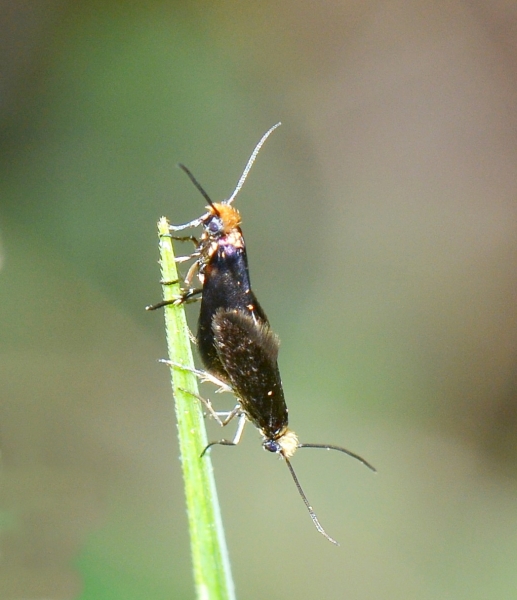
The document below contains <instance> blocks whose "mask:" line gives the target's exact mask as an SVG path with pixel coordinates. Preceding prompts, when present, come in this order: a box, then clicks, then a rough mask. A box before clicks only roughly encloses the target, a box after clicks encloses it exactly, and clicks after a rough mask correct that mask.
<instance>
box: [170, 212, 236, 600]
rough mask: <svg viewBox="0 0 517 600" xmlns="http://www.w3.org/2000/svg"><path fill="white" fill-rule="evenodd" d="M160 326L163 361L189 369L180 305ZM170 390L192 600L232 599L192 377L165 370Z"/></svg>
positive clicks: (173, 293)
mask: <svg viewBox="0 0 517 600" xmlns="http://www.w3.org/2000/svg"><path fill="white" fill-rule="evenodd" d="M158 233H159V238H160V266H161V273H162V281H164V282H172V281H177V280H178V272H177V268H176V262H175V260H174V252H173V247H172V240H171V238H170V234H169V223H168V221H167V219H166V218H165V217H162V218H161V219H160V221H159V223H158ZM179 295H180V284H179V283H177V284H172V285H170V284H165V285H163V298H164V300H171V299H174V298H177V297H178V296H179ZM164 310H165V329H166V336H167V347H168V352H169V359H170V360H171V361H172V362H175V363H180V364H182V365H185V366H187V367H193V366H194V363H193V359H192V348H191V344H190V338H189V330H188V327H187V321H186V318H185V310H184V307H183V305H169V306H166V307H165V309H164ZM171 380H172V388H173V392H174V398H175V403H174V405H175V412H176V420H177V426H178V438H179V448H180V456H181V465H182V469H183V481H184V484H185V496H186V504H187V515H188V524H189V529H190V545H191V551H192V563H193V569H194V583H195V587H196V594H197V595H196V598H197V599H198V600H234V598H235V592H234V585H233V580H232V576H231V569H230V562H229V557H228V550H227V547H226V540H225V536H224V529H223V524H222V520H221V512H220V508H219V500H218V498H217V491H216V487H215V480H214V474H213V469H212V463H211V460H210V456H209V453H207V454H205V455H204V456H203V457H202V458H201V453H202V452H203V450H204V448H205V447H206V445H207V437H206V430H205V424H204V419H203V413H202V410H201V406H200V402H199V400H197V398H196V396H197V395H198V394H199V392H198V385H197V379H196V376H195V375H194V374H193V373H191V372H189V371H185V370H181V369H178V368H174V367H172V368H171Z"/></svg>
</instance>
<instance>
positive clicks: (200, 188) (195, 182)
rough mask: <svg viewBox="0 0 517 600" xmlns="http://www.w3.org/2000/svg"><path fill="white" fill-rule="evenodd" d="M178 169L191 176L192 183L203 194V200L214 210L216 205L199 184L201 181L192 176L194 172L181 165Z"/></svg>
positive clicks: (179, 164)
mask: <svg viewBox="0 0 517 600" xmlns="http://www.w3.org/2000/svg"><path fill="white" fill-rule="evenodd" d="M178 167H179V168H180V169H182V170H183V171H185V173H186V174H187V175H188V176H189V179H190V181H192V183H193V184H194V185H195V186H196V188H197V189H198V191H199V192H201V195H202V196H203V198H204V199H205V200H206V201H207V202H208V204H210V206H211V207H212V208H213V206H214V203H213V202H212V199H211V198H210V196H209V195H208V194H207V193H206V192H205V190H204V189H203V187H202V186H201V184H200V183H199V181H198V180H197V179H196V178H195V177H194V175H193V174H192V171H191V170H190V169H188V168H187V167H186V166H185V165H182V164H181V163H178Z"/></svg>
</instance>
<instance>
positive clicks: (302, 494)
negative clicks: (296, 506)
mask: <svg viewBox="0 0 517 600" xmlns="http://www.w3.org/2000/svg"><path fill="white" fill-rule="evenodd" d="M284 460H285V463H286V465H287V467H288V469H289V471H290V472H291V476H292V478H293V481H294V484H295V485H296V488H297V490H298V493H299V494H300V496H301V497H302V500H303V503H304V504H305V506H306V507H307V510H308V511H309V515H310V516H311V519H312V522H313V523H314V525H315V527H316V529H317V530H318V531H319V532H320V533H321V535H323V536H325V537H326V538H327V540H328V541H329V542H332V543H333V544H335V545H336V546H339V543H338V542H337V541H336V540H335V539H334V538H331V537H330V535H329V534H328V533H327V532H326V531H325V530H324V529H323V527H322V526H321V523H320V522H319V521H318V517H317V516H316V513H315V512H314V510H313V508H312V506H311V505H310V504H309V501H308V500H307V496H306V495H305V493H304V491H303V490H302V486H301V485H300V482H299V481H298V477H296V473H295V472H294V469H293V466H292V465H291V462H290V461H289V459H288V458H286V457H285V456H284Z"/></svg>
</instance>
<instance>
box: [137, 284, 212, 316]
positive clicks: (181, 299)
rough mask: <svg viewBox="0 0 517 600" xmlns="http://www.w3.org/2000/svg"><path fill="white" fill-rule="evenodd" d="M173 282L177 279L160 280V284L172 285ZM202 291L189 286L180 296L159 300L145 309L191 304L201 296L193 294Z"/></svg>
mask: <svg viewBox="0 0 517 600" xmlns="http://www.w3.org/2000/svg"><path fill="white" fill-rule="evenodd" d="M175 283H179V282H178V280H176V281H162V285H173V284H175ZM202 291H203V290H202V288H190V289H189V290H184V291H183V292H182V294H181V296H178V297H176V298H171V300H161V301H160V302H157V303H156V304H149V305H148V306H146V307H145V310H156V309H157V308H163V307H164V306H171V305H174V306H179V305H180V304H191V303H192V302H199V300H201V298H199V297H195V296H199V294H201V292H202Z"/></svg>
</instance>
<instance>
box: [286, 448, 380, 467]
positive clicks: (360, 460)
mask: <svg viewBox="0 0 517 600" xmlns="http://www.w3.org/2000/svg"><path fill="white" fill-rule="evenodd" d="M297 447H298V448H323V450H338V451H339V452H344V453H345V454H348V456H351V457H352V458H355V459H356V460H358V461H359V462H360V463H363V465H364V466H365V467H368V468H369V469H370V470H371V471H373V472H374V473H377V469H376V468H375V467H374V466H373V465H371V464H370V463H369V462H368V461H367V460H365V459H364V458H363V457H362V456H359V454H355V453H354V452H351V451H350V450H347V449H346V448H342V447H341V446H333V445H332V444H298V446H297Z"/></svg>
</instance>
